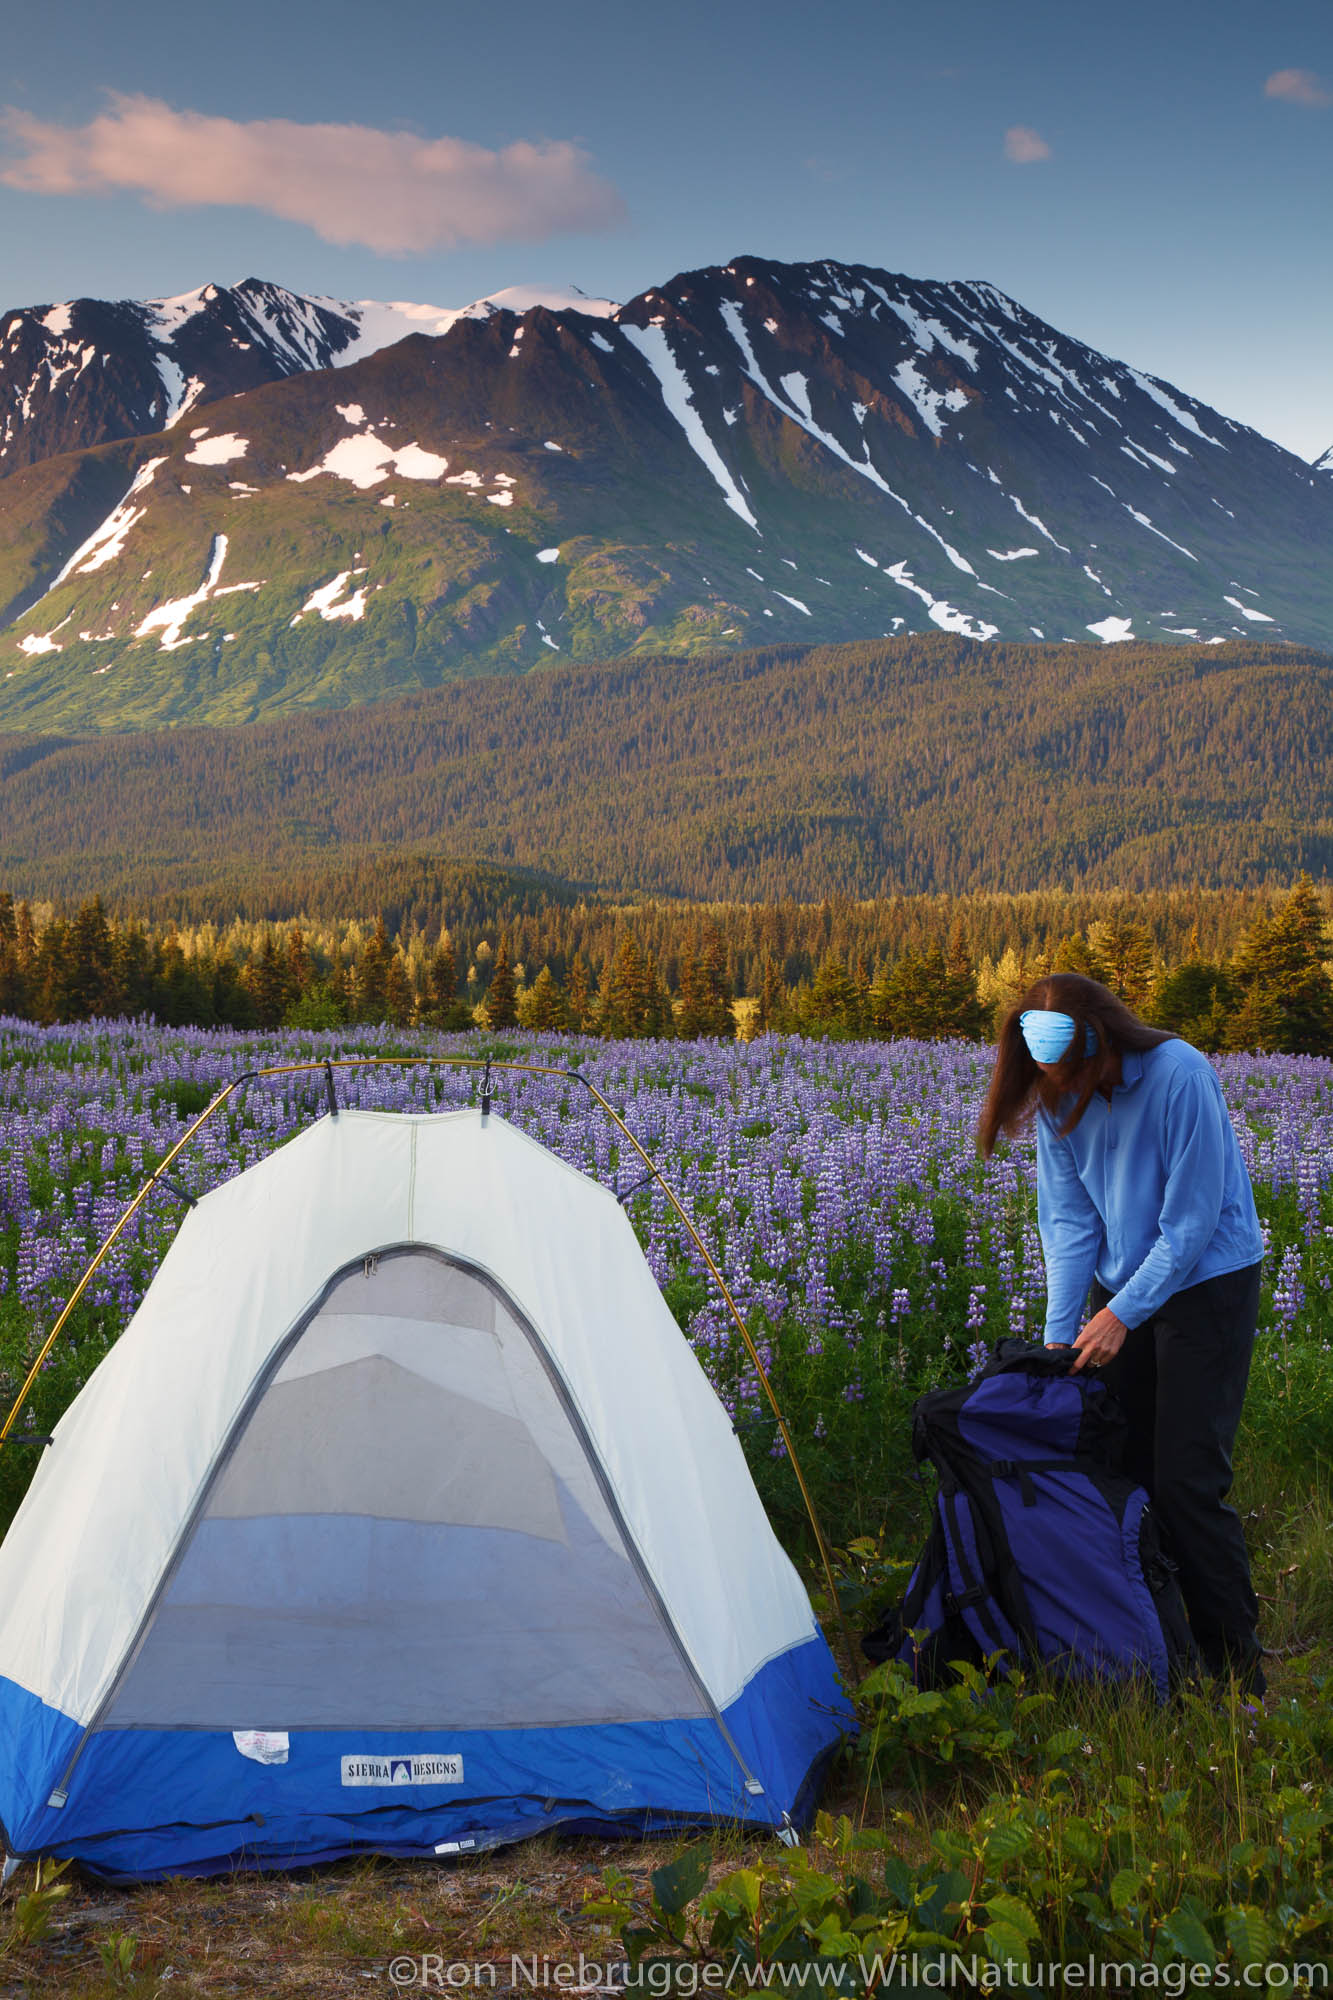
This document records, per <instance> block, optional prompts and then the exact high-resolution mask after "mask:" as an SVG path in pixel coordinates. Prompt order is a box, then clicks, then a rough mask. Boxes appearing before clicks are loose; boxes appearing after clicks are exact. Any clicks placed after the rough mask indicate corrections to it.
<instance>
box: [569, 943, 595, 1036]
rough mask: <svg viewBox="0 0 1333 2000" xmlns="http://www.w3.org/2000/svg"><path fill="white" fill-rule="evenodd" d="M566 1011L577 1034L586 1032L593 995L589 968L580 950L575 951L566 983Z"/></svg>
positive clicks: (571, 1026)
mask: <svg viewBox="0 0 1333 2000" xmlns="http://www.w3.org/2000/svg"><path fill="white" fill-rule="evenodd" d="M565 1011H566V1013H567V1014H568V1016H569V1025H570V1028H571V1029H572V1031H573V1032H574V1033H575V1034H576V1035H582V1034H586V1033H587V1030H588V1023H589V1020H590V1019H591V1014H592V995H591V993H590V992H589V988H588V972H587V968H586V966H585V965H584V963H583V959H582V957H581V955H580V954H579V953H578V952H575V954H574V957H573V960H572V962H571V964H570V968H569V978H568V981H567V982H566V985H565Z"/></svg>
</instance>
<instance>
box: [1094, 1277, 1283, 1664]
mask: <svg viewBox="0 0 1333 2000" xmlns="http://www.w3.org/2000/svg"><path fill="white" fill-rule="evenodd" d="M1260 1268H1261V1267H1260V1265H1258V1264H1251V1265H1250V1266H1249V1267H1248V1269H1246V1270H1243V1271H1228V1272H1227V1273H1226V1274H1225V1275H1224V1276H1222V1277H1220V1278H1205V1279H1204V1280H1203V1282H1202V1283H1201V1284H1198V1285H1189V1286H1187V1287H1186V1288H1185V1289H1184V1290H1183V1291H1179V1292H1176V1293H1174V1294H1173V1296H1172V1297H1171V1298H1169V1299H1167V1300H1166V1302H1165V1304H1163V1305H1161V1306H1159V1307H1158V1309H1157V1311H1156V1312H1155V1313H1154V1315H1153V1317H1152V1318H1151V1319H1150V1320H1146V1321H1145V1322H1144V1324H1143V1325H1142V1326H1136V1327H1132V1328H1131V1329H1130V1331H1129V1332H1128V1333H1127V1334H1126V1336H1125V1341H1124V1345H1123V1346H1122V1348H1121V1349H1120V1352H1119V1353H1118V1354H1117V1355H1115V1356H1114V1357H1113V1359H1112V1360H1110V1361H1108V1362H1106V1363H1105V1364H1104V1366H1103V1367H1102V1369H1101V1370H1100V1373H1101V1376H1102V1378H1103V1380H1104V1381H1105V1382H1106V1383H1107V1385H1108V1386H1109V1387H1110V1388H1111V1390H1112V1391H1113V1392H1114V1394H1115V1395H1116V1396H1117V1398H1118V1399H1119V1402H1120V1405H1121V1408H1122V1409H1123V1410H1124V1412H1125V1415H1126V1417H1127V1418H1128V1420H1129V1439H1128V1444H1127V1447H1126V1453H1125V1471H1126V1472H1127V1473H1128V1474H1129V1476H1130V1478H1131V1479H1136V1480H1138V1481H1139V1483H1140V1484H1141V1485H1143V1486H1146V1487H1147V1489H1148V1492H1149V1494H1150V1496H1151V1498H1152V1502H1153V1506H1154V1508H1155V1510H1156V1513H1157V1520H1158V1526H1159V1527H1160V1528H1161V1529H1162V1530H1163V1531H1164V1540H1165V1542H1166V1544H1167V1548H1168V1552H1169V1553H1170V1554H1171V1555H1172V1556H1173V1557H1174V1559H1175V1561H1176V1563H1177V1564H1178V1566H1179V1572H1180V1589H1181V1595H1182V1596H1183V1597H1184V1599H1185V1609H1186V1610H1187V1611H1188V1612H1189V1619H1190V1629H1191V1631H1192V1632H1193V1634H1194V1641H1195V1644H1196V1645H1197V1646H1198V1648H1199V1651H1200V1653H1201V1654H1202V1656H1203V1660H1204V1664H1205V1666H1206V1667H1208V1669H1209V1670H1210V1671H1211V1672H1213V1673H1223V1672H1225V1671H1227V1670H1228V1669H1230V1670H1232V1671H1237V1672H1242V1673H1244V1672H1246V1671H1247V1670H1251V1669H1252V1668H1253V1665H1254V1663H1255V1662H1256V1661H1257V1660H1258V1658H1259V1653H1260V1646H1259V1641H1258V1638H1257V1636H1256V1632H1255V1627H1256V1624H1257V1622H1258V1617H1259V1604H1258V1600H1257V1599H1256V1597H1255V1594H1254V1588H1253V1586H1252V1584H1251V1582H1250V1562H1249V1556H1248V1554H1247V1552H1246V1548H1245V1534H1244V1530H1243V1529H1242V1527H1241V1524H1240V1516H1239V1515H1238V1514H1237V1513H1236V1510H1235V1508H1234V1507H1228V1506H1227V1505H1226V1496H1227V1494H1228V1493H1229V1492H1230V1490H1231V1452H1232V1447H1233V1445H1234V1444H1235V1441H1236V1427H1237V1425H1238V1424H1239V1423H1240V1413H1241V1408H1242V1406H1243V1404H1244V1402H1245V1387H1246V1384H1247V1382H1248V1380H1249V1374H1250V1353H1251V1350H1252V1348H1253V1345H1254V1334H1255V1328H1256V1327H1257V1325H1258V1322H1259V1273H1260ZM1110 1296H1111V1295H1110V1293H1109V1292H1107V1291H1105V1290H1103V1288H1102V1287H1101V1286H1100V1285H1094V1286H1093V1288H1092V1307H1093V1311H1094V1312H1100V1311H1101V1308H1102V1307H1103V1306H1104V1305H1106V1304H1107V1303H1108V1301H1109V1299H1110Z"/></svg>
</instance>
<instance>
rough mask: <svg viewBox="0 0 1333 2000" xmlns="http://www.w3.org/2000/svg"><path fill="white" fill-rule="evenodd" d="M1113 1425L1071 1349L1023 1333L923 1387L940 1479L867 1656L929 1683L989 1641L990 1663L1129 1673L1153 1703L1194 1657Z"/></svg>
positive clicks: (1108, 1402)
mask: <svg viewBox="0 0 1333 2000" xmlns="http://www.w3.org/2000/svg"><path fill="white" fill-rule="evenodd" d="M1125 1428H1126V1427H1125V1419H1124V1416H1123V1415H1122V1413H1121V1410H1120V1406H1119V1404H1118V1403H1117V1402H1116V1400H1115V1398H1114V1396H1113V1395H1112V1394H1111V1391H1110V1390H1109V1388H1108V1387H1107V1385H1106V1384H1105V1383H1104V1382H1102V1381H1100V1380H1099V1379H1098V1377H1097V1376H1096V1375H1095V1374H1091V1373H1088V1372H1083V1371H1080V1372H1079V1373H1078V1374H1073V1373H1071V1370H1070V1354H1069V1350H1068V1349H1063V1348H1045V1347H1034V1346H1031V1345H1030V1344H1029V1343H1028V1342H1026V1341H1021V1340H1001V1341H999V1342H997V1343H996V1346H995V1348H994V1350H993V1352H992V1358H991V1359H990V1361H988V1362H987V1363H986V1365H985V1367H984V1368H982V1370H981V1371H980V1373H979V1374H977V1375H976V1376H974V1377H973V1379H972V1380H971V1381H970V1382H968V1383H966V1384H965V1385H964V1386H962V1387H961V1388H957V1389H936V1390H934V1391H932V1392H931V1393H930V1394H929V1395H926V1396H923V1397H921V1399H920V1401H919V1402H918V1403H917V1404H916V1407H915V1410H914V1413H913V1429H912V1448H913V1450H914V1452H915V1454H916V1457H917V1458H918V1459H919V1460H927V1459H928V1460H929V1461H930V1463H931V1464H932V1465H933V1467H934V1469H935V1473H936V1476H937V1479H938V1481H939V1490H938V1492H937V1494H936V1498H935V1506H934V1514H933V1519H932V1522H931V1529H930V1536H929V1539H928V1540H927V1543H926V1546H925V1549H924V1550H923V1552H922V1555H921V1559H920V1561H919V1562H918V1563H917V1566H916V1568H915V1569H914V1571H913V1572H912V1576H911V1579H910V1581H909V1583H908V1586H907V1590H906V1593H905V1595H904V1597H903V1599H902V1602H901V1603H900V1604H899V1605H897V1606H896V1607H895V1608H894V1609H893V1610H892V1611H890V1612H889V1613H888V1614H887V1616H886V1617H885V1618H883V1619H882V1620H881V1621H880V1623H879V1624H878V1625H877V1626H876V1627H875V1628H874V1630H873V1631H871V1632H870V1633H868V1634H867V1635H866V1637H865V1638H864V1639H863V1641H862V1646H863V1649H864V1651H865V1653H866V1656H867V1658H868V1659H871V1660H874V1661H883V1660H890V1659H899V1660H902V1661H903V1662H905V1664H907V1665H908V1666H910V1667H911V1669H912V1671H913V1675H914V1677H915V1679H916V1681H917V1683H918V1685H919V1686H922V1687H927V1686H931V1685H933V1684H937V1683H938V1682H940V1681H941V1680H945V1679H947V1678H948V1677H949V1663H950V1661H953V1660H969V1661H972V1662H973V1663H975V1664H980V1663H981V1662H982V1661H983V1660H984V1659H985V1658H986V1657H987V1655H989V1654H992V1653H997V1652H998V1653H1000V1654H1002V1655H1003V1656H1004V1658H1003V1659H1002V1660H1001V1662H1000V1670H1001V1671H1004V1670H1005V1665H1006V1662H1008V1663H1012V1664H1017V1665H1020V1666H1024V1667H1030V1666H1033V1665H1035V1664H1036V1663H1038V1662H1042V1663H1043V1664H1045V1665H1046V1666H1048V1667H1053V1668H1054V1669H1055V1671H1056V1672H1057V1673H1059V1674H1064V1675H1070V1676H1078V1677H1084V1678H1097V1679H1108V1678H1109V1679H1115V1680H1127V1679H1131V1678H1133V1677H1136V1676H1140V1677H1143V1678H1144V1679H1146V1680H1147V1681H1148V1682H1149V1683H1150V1685H1151V1686H1152V1687H1153V1689H1154V1690H1155V1692H1156V1694H1157V1696H1158V1699H1159V1700H1165V1699H1166V1698H1167V1695H1168V1693H1169V1692H1170V1691H1171V1689H1172V1688H1173V1687H1174V1686H1176V1685H1177V1684H1178V1683H1179V1682H1180V1681H1181V1680H1182V1679H1185V1678H1187V1677H1188V1676H1189V1675H1190V1674H1192V1673H1193V1672H1194V1670H1195V1669H1196V1666H1197V1654H1196V1652H1195V1649H1194V1644H1193V1641H1192V1639H1191V1638H1190V1633H1189V1626H1188V1623H1187V1621H1186V1618H1185V1609H1184V1605H1183V1603H1182V1601H1181V1597H1180V1591H1179V1589H1178V1587H1177V1584H1176V1580H1175V1564H1174V1563H1173V1562H1172V1561H1171V1560H1170V1558H1169V1557H1168V1556H1167V1554H1166V1552H1165V1550H1164V1549H1163V1548H1162V1546H1161V1543H1160V1541H1159V1538H1158V1533H1157V1521H1156V1517H1155V1515H1154V1514H1153V1512H1152V1508H1151V1504H1150V1501H1149V1498H1148V1495H1147V1493H1146V1491H1145V1490H1144V1488H1143V1487H1142V1486H1138V1485H1136V1484H1135V1483H1134V1481H1133V1480H1131V1479H1128V1478H1126V1477H1124V1476H1123V1475H1122V1473H1121V1472H1120V1470H1119V1467H1120V1462H1121V1455H1122V1451H1123V1446H1124V1438H1125ZM913 1634H916V1635H917V1636H916V1637H913V1636H912V1635H913Z"/></svg>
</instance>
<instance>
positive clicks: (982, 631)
mask: <svg viewBox="0 0 1333 2000" xmlns="http://www.w3.org/2000/svg"><path fill="white" fill-rule="evenodd" d="M884 574H885V575H886V576H891V577H892V578H893V580H894V582H895V583H896V584H899V585H900V586H901V587H902V589H904V590H910V591H912V592H913V593H914V595H915V596H917V597H919V598H920V599H921V601H922V603H923V604H924V605H925V607H926V610H927V611H928V613H929V614H930V618H931V622H932V623H933V624H935V625H938V626H940V627H941V629H942V630H943V631H945V632H961V633H962V634H963V636H964V637H965V638H967V639H993V638H994V637H995V634H996V633H997V632H998V631H999V629H1000V628H999V626H998V625H988V624H987V623H986V621H985V620H984V619H983V618H969V617H968V615H967V613H966V612H965V611H959V610H958V609H957V608H956V607H955V606H954V605H952V604H949V603H946V601H945V599H944V598H942V597H932V596H931V594H930V592H929V591H928V590H927V589H926V588H925V586H924V585H923V584H920V583H916V582H914V581H913V579H912V573H911V571H910V570H909V569H908V567H907V564H906V562H905V561H903V562H896V563H890V564H889V565H888V566H887V567H886V569H885V571H884Z"/></svg>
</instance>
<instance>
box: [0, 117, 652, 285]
mask: <svg viewBox="0 0 1333 2000" xmlns="http://www.w3.org/2000/svg"><path fill="white" fill-rule="evenodd" d="M0 118H2V120H3V125H4V129H5V131H6V132H7V133H8V135H9V138H10V140H11V141H12V142H13V143H15V144H16V145H17V147H18V148H19V149H21V150H20V153H19V156H18V157H16V158H11V159H10V160H9V161H8V162H7V163H6V164H5V165H4V166H3V167H2V168H0V181H3V182H4V183H5V185H6V186H8V187H13V188H21V189H23V190H24V191H25V192H27V193H30V194H53V195H54V194H65V195H79V194H110V193H114V192H119V191H123V190H128V191H129V192H132V193H135V194H138V195H139V196H141V197H142V199H143V200H144V201H145V202H147V204H148V205H149V207H151V208H187V207H195V206H200V207H202V206H216V205H222V206H225V207H239V208H257V209H262V210H263V211H264V212H265V213H266V214H268V215H278V216H281V217H282V218H283V219H284V220H285V221H288V222H302V223H305V224H306V225H307V226H308V227H309V228H311V229H313V230H315V231H316V232H317V234H318V235H320V236H322V237H323V238H324V240H325V242H327V243H339V244H348V243H359V244H364V245H366V246H367V248H369V249H371V250H378V251H382V252H385V253H389V254H392V253H403V252H411V251H425V250H448V249H452V248H454V247H455V246H456V245H458V244H460V243H496V242H500V241H503V240H505V239H509V238H519V239H522V240H525V241H529V242H536V241H540V240H541V239H543V238H545V237H548V236H554V235H556V234H558V233H559V232H561V231H564V230H582V229H605V228H609V227H611V226H612V225H613V224H614V223H617V222H619V221H620V220H621V218H622V217H623V215H624V212H625V210H624V204H623V202H622V201H621V198H620V196H619V194H618V193H617V191H616V189H615V188H614V187H612V186H611V184H610V182H609V181H605V180H603V179H602V178H601V177H600V175H598V174H595V173H594V172H593V171H592V169H591V167H590V166H589V164H588V158H587V155H586V154H585V153H584V152H583V151H582V149H581V148H580V147H578V146H575V145H572V144H570V143H569V142H568V141H565V140H544V141H542V142H540V143H536V144H534V143H531V142H529V141H527V140H519V141H516V142H515V143H514V144H513V145H510V146H504V147H502V148H500V149H499V150H498V151H495V152H492V151H490V150H489V149H488V148H487V147H485V146H476V145H473V144H471V143H470V142H469V141H468V140H465V139H447V138H441V139H421V138H418V137H417V136H416V135H415V134H414V133H410V132H381V131H377V130H376V129H375V128H374V127H373V126H369V125H298V124H296V123H295V122H294V121H293V120H291V119H288V118H263V119H254V120H252V121H250V122H248V123H241V122H239V121H237V120H236V119H233V118H214V117H209V116H207V115H206V114H205V113H203V112H200V111H173V110H172V108H171V106H170V105H169V104H164V103H162V102H161V101H160V99H157V98H153V97H138V96H134V97H127V96H122V95H120V94H119V93H113V94H112V95H111V98H110V102H109V104H108V107H107V109H106V110H105V111H104V112H103V113H102V114H101V115H100V116H99V117H96V118H93V119H91V120H90V121H89V122H88V124H86V125H73V126H71V125H58V124H47V123H45V122H44V121H43V120H41V119H39V118H34V117H31V116H30V115H29V114H28V113H27V112H24V111H16V110H12V109H11V110H7V111H5V112H3V113H2V114H0Z"/></svg>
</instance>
